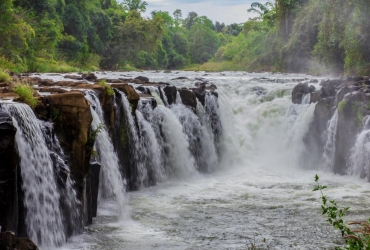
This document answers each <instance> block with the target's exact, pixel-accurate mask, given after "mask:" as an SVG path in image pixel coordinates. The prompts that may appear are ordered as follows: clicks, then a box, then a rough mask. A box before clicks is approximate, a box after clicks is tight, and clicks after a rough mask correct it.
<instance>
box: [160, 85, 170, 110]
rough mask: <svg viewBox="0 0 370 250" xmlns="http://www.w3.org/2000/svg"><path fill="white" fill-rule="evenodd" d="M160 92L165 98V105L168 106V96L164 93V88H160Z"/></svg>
mask: <svg viewBox="0 0 370 250" xmlns="http://www.w3.org/2000/svg"><path fill="white" fill-rule="evenodd" d="M159 90H160V91H161V94H162V96H163V103H164V105H165V106H168V105H169V104H168V100H167V96H166V93H165V92H164V88H161V87H159Z"/></svg>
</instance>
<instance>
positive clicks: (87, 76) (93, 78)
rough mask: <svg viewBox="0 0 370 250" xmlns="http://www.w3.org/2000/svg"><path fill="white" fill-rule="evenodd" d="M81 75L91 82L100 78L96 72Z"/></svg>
mask: <svg viewBox="0 0 370 250" xmlns="http://www.w3.org/2000/svg"><path fill="white" fill-rule="evenodd" d="M81 77H82V78H83V79H85V80H88V81H90V82H96V80H97V79H98V78H97V77H96V75H95V74H94V73H89V74H83V75H82V76H81Z"/></svg>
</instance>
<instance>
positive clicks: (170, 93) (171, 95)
mask: <svg viewBox="0 0 370 250" xmlns="http://www.w3.org/2000/svg"><path fill="white" fill-rule="evenodd" d="M163 92H164V94H165V95H166V96H165V97H166V99H167V102H168V104H169V105H172V104H174V103H176V95H177V88H176V87H175V86H166V87H164V88H163ZM163 92H162V91H160V92H159V93H160V95H161V99H162V100H164V96H163Z"/></svg>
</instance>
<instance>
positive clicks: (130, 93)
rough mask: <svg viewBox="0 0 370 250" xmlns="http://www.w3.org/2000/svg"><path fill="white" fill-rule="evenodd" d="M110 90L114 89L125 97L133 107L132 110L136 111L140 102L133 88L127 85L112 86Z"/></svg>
mask: <svg viewBox="0 0 370 250" xmlns="http://www.w3.org/2000/svg"><path fill="white" fill-rule="evenodd" d="M111 87H112V88H116V89H118V90H120V91H122V92H123V93H125V95H126V96H127V99H128V101H129V102H130V103H131V104H132V105H133V106H134V109H136V107H137V104H138V102H139V100H140V96H139V94H138V93H137V92H136V91H135V89H134V87H132V86H131V85H129V84H112V85H111Z"/></svg>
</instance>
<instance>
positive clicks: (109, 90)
mask: <svg viewBox="0 0 370 250" xmlns="http://www.w3.org/2000/svg"><path fill="white" fill-rule="evenodd" d="M99 85H100V86H103V87H104V88H105V93H106V94H107V95H109V96H113V95H114V90H113V89H112V87H111V86H110V85H109V84H108V83H107V81H106V80H100V81H99Z"/></svg>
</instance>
